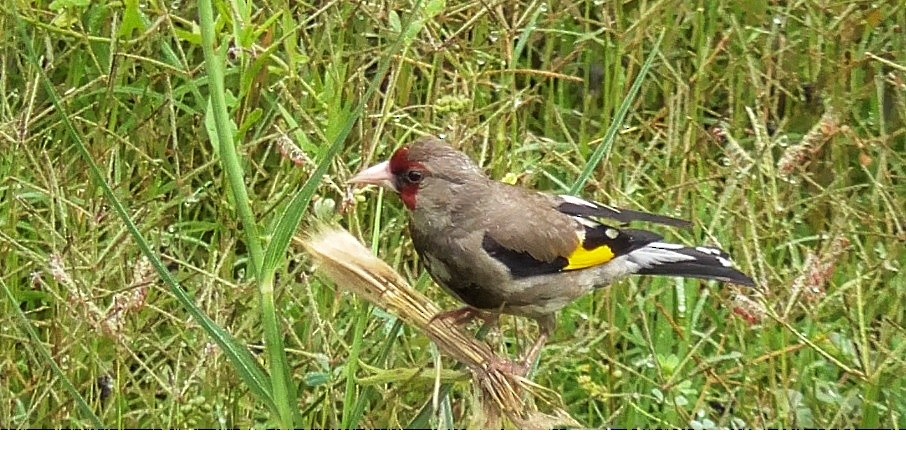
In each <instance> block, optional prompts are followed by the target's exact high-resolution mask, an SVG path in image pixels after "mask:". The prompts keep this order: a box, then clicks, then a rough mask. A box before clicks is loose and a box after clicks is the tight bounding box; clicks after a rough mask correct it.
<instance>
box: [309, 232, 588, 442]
mask: <svg viewBox="0 0 906 460" xmlns="http://www.w3.org/2000/svg"><path fill="white" fill-rule="evenodd" d="M304 244H305V248H306V250H307V251H308V252H309V253H311V255H312V256H313V257H314V258H315V259H316V261H317V262H318V264H319V269H320V270H322V271H323V272H324V273H326V274H327V275H328V276H329V277H330V278H331V279H333V280H334V281H335V282H336V283H337V284H338V285H339V286H340V287H342V288H345V289H348V290H350V291H353V292H355V293H356V294H359V295H361V296H363V297H365V298H366V299H368V300H369V301H371V302H373V303H375V304H377V305H379V306H380V307H381V308H384V309H385V310H387V311H389V312H390V313H392V314H394V315H396V316H398V317H399V318H400V319H401V320H403V322H405V323H406V324H408V325H409V326H412V327H415V328H418V329H420V330H422V331H424V332H425V333H426V334H427V335H428V336H429V337H430V338H431V340H433V341H434V342H435V343H436V344H437V346H438V348H440V350H441V351H442V352H444V353H445V354H447V355H448V356H451V357H452V358H454V359H456V360H457V361H459V362H462V363H463V364H465V365H466V366H467V367H468V368H469V370H470V371H471V372H472V375H473V376H474V379H475V382H476V384H477V386H478V388H479V389H480V391H481V401H482V405H483V408H484V410H485V413H486V414H485V417H486V420H487V423H490V424H494V423H496V422H497V421H499V415H500V414H502V415H504V416H506V417H507V418H508V419H509V420H510V421H512V422H513V423H514V424H515V425H516V426H519V427H524V428H548V427H554V426H563V425H573V424H575V421H573V420H572V419H571V418H569V417H568V416H565V414H562V413H561V414H558V415H556V416H548V415H544V414H541V413H538V412H536V411H533V410H531V409H528V408H527V407H526V404H525V401H524V400H523V398H522V396H521V394H522V391H523V390H528V389H531V388H532V385H531V382H529V381H528V380H525V379H523V378H522V377H520V376H518V375H513V373H512V372H509V371H508V370H507V368H508V367H509V366H507V365H501V363H508V362H506V361H504V360H502V359H501V358H500V357H498V356H497V355H495V354H494V352H493V351H492V350H491V348H490V347H489V346H488V344H486V343H484V342H481V341H478V340H476V339H475V338H474V337H472V336H471V335H468V334H467V333H466V332H464V331H463V330H461V329H460V328H459V327H456V325H455V324H454V321H453V320H452V319H448V318H444V317H441V318H440V319H439V320H434V321H432V319H434V318H435V316H437V315H438V314H439V313H441V310H440V309H439V308H437V306H435V305H434V304H433V303H432V302H431V301H430V300H428V299H427V298H426V297H424V296H423V295H421V294H420V293H418V292H417V291H415V290H414V289H412V288H411V287H410V286H409V285H408V284H407V283H406V282H405V280H403V279H402V277H401V276H400V275H399V274H398V273H396V271H394V270H393V269H392V268H390V266H389V265H387V264H385V263H384V262H383V261H381V260H380V259H378V258H377V257H375V256H374V255H373V254H372V253H371V251H369V250H368V249H366V248H365V247H364V246H363V245H362V244H361V243H359V241H358V240H357V239H355V238H354V237H353V236H352V235H350V234H349V233H347V232H346V231H345V230H342V229H338V228H322V229H319V230H316V231H315V232H314V233H313V234H312V235H311V236H310V237H309V238H308V239H307V240H306V241H305V243H304Z"/></svg>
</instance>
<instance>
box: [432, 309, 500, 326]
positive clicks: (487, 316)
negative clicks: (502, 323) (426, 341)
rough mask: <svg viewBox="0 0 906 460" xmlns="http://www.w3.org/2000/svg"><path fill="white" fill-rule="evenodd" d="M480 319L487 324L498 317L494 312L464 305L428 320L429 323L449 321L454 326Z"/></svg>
mask: <svg viewBox="0 0 906 460" xmlns="http://www.w3.org/2000/svg"><path fill="white" fill-rule="evenodd" d="M476 318H477V319H480V320H481V321H482V322H484V323H485V324H487V323H492V322H493V321H496V320H497V318H496V316H495V315H494V314H493V313H489V312H487V311H484V310H479V309H478V308H475V307H463V308H459V309H456V310H450V311H445V312H443V313H438V314H436V315H434V317H433V318H431V320H430V321H428V324H429V325H430V324H431V323H433V322H435V321H449V322H451V323H453V325H454V326H457V327H460V326H464V325H466V324H468V323H470V322H472V320H474V319H476Z"/></svg>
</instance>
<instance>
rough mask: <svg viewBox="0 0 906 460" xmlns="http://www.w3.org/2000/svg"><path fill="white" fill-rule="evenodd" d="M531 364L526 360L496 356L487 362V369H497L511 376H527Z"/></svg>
mask: <svg viewBox="0 0 906 460" xmlns="http://www.w3.org/2000/svg"><path fill="white" fill-rule="evenodd" d="M531 365H532V363H528V362H526V361H513V360H510V359H505V358H497V359H495V360H493V361H491V362H489V363H488V371H497V372H500V373H501V374H505V375H509V376H513V377H520V378H527V377H528V374H529V372H530V371H531V370H532V368H531Z"/></svg>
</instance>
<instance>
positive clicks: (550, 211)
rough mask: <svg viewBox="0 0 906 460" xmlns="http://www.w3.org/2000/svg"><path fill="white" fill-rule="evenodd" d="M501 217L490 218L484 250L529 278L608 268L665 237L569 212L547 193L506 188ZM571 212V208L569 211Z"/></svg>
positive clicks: (498, 207)
mask: <svg viewBox="0 0 906 460" xmlns="http://www.w3.org/2000/svg"><path fill="white" fill-rule="evenodd" d="M502 192H503V193H501V194H499V195H498V197H499V200H498V201H497V203H495V206H493V207H491V208H489V209H496V210H497V213H496V214H495V215H491V216H488V222H487V223H488V224H489V225H486V226H485V228H486V229H487V230H486V231H485V233H484V236H483V239H482V249H483V250H484V251H485V252H486V253H487V254H488V255H489V256H491V257H492V258H494V259H496V260H497V261H498V262H500V263H502V264H503V265H505V266H506V267H507V268H508V269H509V271H510V273H511V274H512V275H513V276H514V277H518V278H523V277H529V276H536V275H544V274H550V273H556V272H561V271H569V270H581V269H585V268H591V267H596V266H600V265H603V264H606V263H608V262H610V261H611V260H613V259H614V258H616V257H619V256H622V255H625V254H628V253H630V252H632V251H634V250H636V249H638V248H641V247H643V246H645V245H647V244H649V243H652V242H655V241H660V240H662V239H663V238H662V237H661V236H660V235H657V234H654V233H651V232H647V231H644V230H637V229H618V228H615V227H611V226H608V225H605V224H603V223H601V222H598V221H597V220H592V219H589V218H587V217H585V216H584V212H585V211H582V212H580V213H571V212H566V211H564V210H563V209H562V208H561V206H560V203H558V202H556V201H551V199H550V198H549V197H548V196H546V195H542V194H535V193H532V194H523V193H522V192H521V191H519V189H516V188H510V189H504V190H503V191H502ZM567 211H569V208H567Z"/></svg>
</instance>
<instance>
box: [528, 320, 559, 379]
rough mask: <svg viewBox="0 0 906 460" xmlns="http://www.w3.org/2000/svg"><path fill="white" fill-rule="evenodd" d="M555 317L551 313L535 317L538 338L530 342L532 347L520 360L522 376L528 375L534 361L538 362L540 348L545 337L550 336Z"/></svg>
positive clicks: (554, 324) (555, 324)
mask: <svg viewBox="0 0 906 460" xmlns="http://www.w3.org/2000/svg"><path fill="white" fill-rule="evenodd" d="M556 319H557V317H556V316H555V314H553V313H551V314H547V315H544V316H541V317H538V318H535V321H537V322H538V339H537V340H535V343H534V344H532V348H530V349H529V352H528V353H527V354H526V355H525V360H524V361H523V362H522V366H521V367H522V371H523V372H522V374H521V375H522V377H528V374H529V372H531V371H532V368H534V367H535V363H536V362H538V358H539V357H540V356H541V349H542V348H544V345H545V344H546V343H547V339H549V338H550V336H551V334H553V333H554V329H555V328H556V327H557V322H556Z"/></svg>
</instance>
